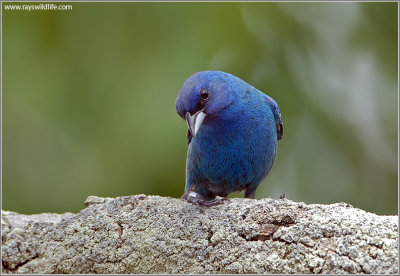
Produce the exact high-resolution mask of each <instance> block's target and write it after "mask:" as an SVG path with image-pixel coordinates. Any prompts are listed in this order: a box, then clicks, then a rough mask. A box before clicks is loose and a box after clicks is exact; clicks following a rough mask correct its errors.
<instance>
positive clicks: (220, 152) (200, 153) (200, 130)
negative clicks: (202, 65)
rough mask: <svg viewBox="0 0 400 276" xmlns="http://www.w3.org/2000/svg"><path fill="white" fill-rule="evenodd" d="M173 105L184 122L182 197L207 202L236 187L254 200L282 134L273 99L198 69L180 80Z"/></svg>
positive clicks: (222, 74)
mask: <svg viewBox="0 0 400 276" xmlns="http://www.w3.org/2000/svg"><path fill="white" fill-rule="evenodd" d="M175 105H176V110H177V112H178V114H179V116H181V117H182V118H183V119H185V120H186V122H187V126H188V131H187V142H188V144H189V148H188V152H187V160H186V186H185V193H184V194H183V196H182V198H184V199H186V200H187V201H189V202H192V203H196V204H198V205H206V206H211V205H214V204H219V203H221V202H222V200H223V199H224V198H226V196H227V195H228V194H230V193H232V192H236V191H241V190H245V197H246V198H254V196H255V191H256V189H257V186H258V185H259V184H260V183H261V182H262V180H263V179H264V178H265V177H266V176H267V175H268V173H269V171H270V170H271V167H272V165H273V164H274V161H275V156H276V151H277V145H278V140H280V139H281V138H282V134H283V125H282V118H281V113H280V111H279V107H278V105H277V103H276V102H275V101H274V100H273V99H272V98H271V97H269V96H267V95H265V94H264V93H262V92H261V91H259V90H257V89H256V88H254V87H253V86H251V85H249V84H248V83H246V82H244V81H243V80H241V79H240V78H238V77H235V76H233V75H231V74H228V73H225V72H221V71H202V72H198V73H195V74H193V75H192V76H190V77H189V78H188V79H187V80H186V81H185V82H184V84H183V86H182V88H181V90H180V92H179V95H178V97H177V99H176V103H175ZM216 196H219V197H222V198H220V199H217V198H216Z"/></svg>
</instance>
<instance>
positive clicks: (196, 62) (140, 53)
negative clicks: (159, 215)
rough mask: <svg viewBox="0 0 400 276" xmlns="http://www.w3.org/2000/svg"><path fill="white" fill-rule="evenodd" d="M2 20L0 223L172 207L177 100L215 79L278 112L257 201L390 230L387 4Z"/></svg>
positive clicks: (163, 9)
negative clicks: (230, 81) (288, 203)
mask: <svg viewBox="0 0 400 276" xmlns="http://www.w3.org/2000/svg"><path fill="white" fill-rule="evenodd" d="M6 4H9V3H4V2H3V3H2V5H3V7H2V10H3V14H2V15H3V17H2V27H3V36H2V43H3V44H2V46H3V48H2V50H3V53H2V69H3V70H2V77H3V87H2V100H3V111H2V115H3V125H2V128H3V129H2V130H3V136H2V138H3V148H2V149H3V152H2V158H3V159H2V160H3V165H2V166H3V167H2V172H3V174H2V200H3V201H2V208H3V209H6V210H12V211H17V212H22V213H27V214H29V213H38V212H67V211H72V212H78V211H79V210H80V209H82V208H84V205H83V202H84V200H85V198H86V197H87V196H89V195H97V196H102V197H116V196H123V195H133V194H140V193H144V194H154V195H161V196H170V197H180V196H181V194H182V193H183V189H184V182H185V159H186V150H187V144H186V123H185V122H184V121H183V120H182V119H181V118H179V116H178V115H177V113H176V111H175V98H176V96H177V95H178V92H179V89H180V87H181V85H182V84H183V82H184V80H185V79H186V78H187V77H189V76H190V75H191V74H192V73H195V72H197V71H201V70H209V69H213V70H222V71H226V72H229V73H232V74H234V75H237V76H239V77H240V78H242V79H243V80H245V81H247V82H248V83H250V84H252V85H253V86H255V87H257V88H258V89H260V90H262V91H264V92H266V93H268V95H270V96H271V97H273V98H274V99H275V100H276V101H277V102H278V104H279V107H280V109H281V112H282V116H283V122H284V130H285V131H284V136H283V139H282V140H281V141H280V142H279V149H278V156H277V160H276V163H275V165H274V167H273V169H272V171H271V173H270V175H269V177H267V179H266V180H265V181H264V183H262V184H261V185H260V187H259V188H258V190H257V194H256V197H257V198H263V197H273V198H277V197H279V195H281V194H282V193H286V195H287V197H288V198H289V199H292V200H295V201H304V202H306V203H336V202H340V201H344V202H348V203H350V204H352V205H354V206H356V207H359V208H362V209H365V210H367V211H370V212H375V213H378V214H392V215H393V214H397V202H398V201H397V199H398V197H397V194H398V185H397V181H398V163H397V160H398V159H397V153H398V148H397V147H398V145H397V140H398V121H397V114H398V105H397V101H398V93H397V75H398V71H397V60H398V58H397V41H398V39H397V33H398V30H397V5H398V4H397V3H395V2H392V3H368V2H364V3H359V2H357V3H356V2H353V3H343V2H342V3H312V2H309V3H284V2H282V3H267V2H264V3H134V2H131V3H74V2H71V3H63V4H71V5H72V7H73V9H72V11H30V12H28V11H7V10H5V8H4V5H6ZM234 196H243V195H242V194H234Z"/></svg>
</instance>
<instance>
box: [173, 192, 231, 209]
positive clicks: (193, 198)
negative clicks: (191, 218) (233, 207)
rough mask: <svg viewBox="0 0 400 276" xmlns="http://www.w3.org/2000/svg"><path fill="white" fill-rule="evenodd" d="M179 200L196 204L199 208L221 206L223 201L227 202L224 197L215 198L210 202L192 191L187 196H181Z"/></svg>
mask: <svg viewBox="0 0 400 276" xmlns="http://www.w3.org/2000/svg"><path fill="white" fill-rule="evenodd" d="M181 198H182V199H185V200H186V201H187V202H190V203H193V204H196V205H198V206H200V207H202V206H206V207H210V206H215V205H220V204H223V203H224V201H225V200H228V199H227V198H225V197H216V198H213V199H210V200H206V199H204V197H202V196H201V195H200V194H199V193H196V192H193V191H192V192H189V193H187V194H183V195H182V197H181Z"/></svg>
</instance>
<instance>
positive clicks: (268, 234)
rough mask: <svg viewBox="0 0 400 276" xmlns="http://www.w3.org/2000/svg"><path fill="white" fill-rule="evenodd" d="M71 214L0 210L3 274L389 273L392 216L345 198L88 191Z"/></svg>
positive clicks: (394, 239) (394, 268)
mask: <svg viewBox="0 0 400 276" xmlns="http://www.w3.org/2000/svg"><path fill="white" fill-rule="evenodd" d="M85 203H86V206H87V207H86V208H85V209H83V210H82V211H81V212H79V213H78V214H72V213H66V214H38V215H22V214H17V213H13V212H8V211H2V224H1V226H2V272H3V273H175V274H176V273H257V274H260V273H393V274H397V273H398V229H397V228H398V217H397V216H378V215H375V214H372V213H368V212H365V211H363V210H360V209H357V208H353V207H352V206H350V205H348V204H345V203H338V204H331V205H318V204H312V205H306V204H304V203H302V202H301V203H298V202H293V201H290V200H288V199H262V200H251V199H230V200H229V201H226V202H225V203H224V204H223V205H218V206H214V207H209V208H207V207H206V208H204V209H201V208H200V207H198V206H196V205H193V204H190V203H187V202H185V201H183V200H181V199H175V198H165V197H159V196H145V195H136V196H126V197H118V198H115V199H112V198H99V197H94V196H91V197H89V198H88V199H87V200H86V202H85Z"/></svg>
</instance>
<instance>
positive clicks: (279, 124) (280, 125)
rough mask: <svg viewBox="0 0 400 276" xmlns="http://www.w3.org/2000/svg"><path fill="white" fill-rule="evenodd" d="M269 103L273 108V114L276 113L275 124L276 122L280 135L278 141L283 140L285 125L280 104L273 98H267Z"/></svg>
mask: <svg viewBox="0 0 400 276" xmlns="http://www.w3.org/2000/svg"><path fill="white" fill-rule="evenodd" d="M267 102H268V103H269V105H270V106H271V108H272V112H273V113H274V117H275V122H276V132H277V134H278V140H280V139H282V136H283V123H282V116H281V112H280V110H279V107H278V104H277V103H276V102H275V101H274V99H272V98H271V97H269V96H267Z"/></svg>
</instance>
